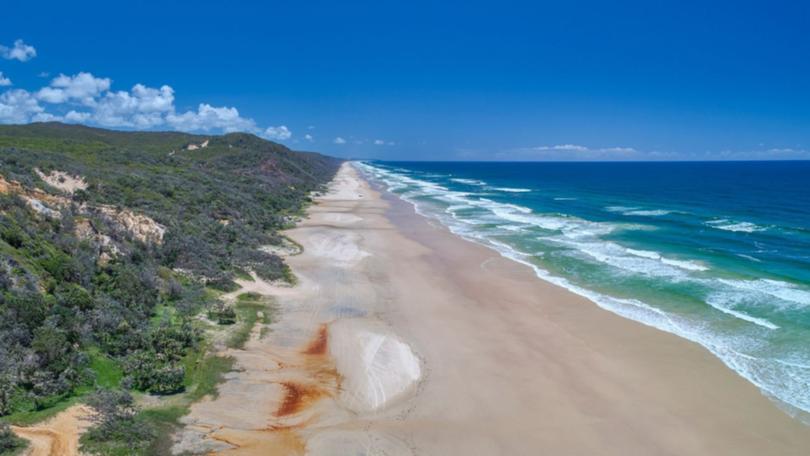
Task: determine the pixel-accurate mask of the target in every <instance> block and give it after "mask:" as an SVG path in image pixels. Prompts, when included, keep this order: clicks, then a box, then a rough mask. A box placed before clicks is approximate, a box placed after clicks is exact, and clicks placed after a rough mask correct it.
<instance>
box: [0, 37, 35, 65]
mask: <svg viewBox="0 0 810 456" xmlns="http://www.w3.org/2000/svg"><path fill="white" fill-rule="evenodd" d="M36 56H37V50H36V49H34V46H31V45H28V44H25V43H24V42H23V40H16V41H14V45H13V46H11V47H8V46H3V45H2V44H0V57H3V58H4V59H6V60H19V61H20V62H27V61H28V60H31V59H33V58H34V57H36Z"/></svg>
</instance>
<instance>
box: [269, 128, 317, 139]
mask: <svg viewBox="0 0 810 456" xmlns="http://www.w3.org/2000/svg"><path fill="white" fill-rule="evenodd" d="M263 136H264V137H265V138H267V139H275V140H279V141H283V140H285V139H290V137H291V136H292V132H291V131H290V129H289V128H287V126H286V125H281V126H278V127H267V129H266V130H264V135H263ZM307 136H309V135H307Z"/></svg>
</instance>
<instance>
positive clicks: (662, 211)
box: [623, 209, 675, 217]
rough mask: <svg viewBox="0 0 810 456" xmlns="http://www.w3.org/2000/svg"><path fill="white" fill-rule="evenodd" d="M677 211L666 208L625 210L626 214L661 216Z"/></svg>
mask: <svg viewBox="0 0 810 456" xmlns="http://www.w3.org/2000/svg"><path fill="white" fill-rule="evenodd" d="M673 212H675V211H670V210H666V209H642V210H636V211H627V212H624V213H623V214H624V215H638V216H642V217H660V216H662V215H668V214H672V213H673Z"/></svg>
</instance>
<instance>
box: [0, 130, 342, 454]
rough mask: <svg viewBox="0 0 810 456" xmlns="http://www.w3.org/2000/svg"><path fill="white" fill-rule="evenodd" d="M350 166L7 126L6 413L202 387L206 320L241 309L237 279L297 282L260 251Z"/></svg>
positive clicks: (237, 149) (1, 285)
mask: <svg viewBox="0 0 810 456" xmlns="http://www.w3.org/2000/svg"><path fill="white" fill-rule="evenodd" d="M338 165H339V161H338V160H337V159H333V158H330V157H325V156H322V155H319V154H314V153H304V152H294V151H291V150H289V149H288V148H286V147H284V146H282V145H279V144H275V143H272V142H269V141H265V140H262V139H260V138H258V137H255V136H252V135H247V134H240V133H233V134H226V135H222V136H213V135H205V136H201V135H190V134H185V133H176V132H120V131H108V130H102V129H95V128H89V127H84V126H78V125H64V124H59V123H40V124H30V125H19V126H15V125H12V126H0V293H1V294H0V416H5V417H6V418H5V420H6V421H11V422H28V421H34V420H36V417H37V416H38V415H37V414H43V413H47V411H48V410H49V409H50V408H54V407H59V406H60V405H63V404H64V403H65V401H68V400H70V399H71V398H75V397H77V396H79V395H82V394H84V393H87V392H89V391H92V390H94V389H96V388H99V387H104V388H119V387H123V388H124V389H129V390H132V391H136V392H137V391H141V392H149V393H153V394H172V393H177V392H181V391H184V390H186V389H188V388H189V387H193V386H194V381H195V380H194V378H193V377H194V375H193V372H190V370H191V367H189V366H192V367H194V365H192V364H189V362H190V360H196V362H198V363H199V362H200V360H201V359H202V358H203V357H204V345H205V344H204V342H203V338H202V336H201V328H200V325H199V322H198V320H199V318H198V317H199V316H200V315H201V314H205V311H206V310H208V311H209V313H208V315H213V314H212V313H211V312H213V313H214V314H215V313H216V312H232V311H228V310H227V309H224V310H223V309H222V308H221V304H217V301H216V299H215V298H214V296H215V294H216V290H223V291H227V290H232V289H234V286H235V285H234V283H233V279H234V277H236V276H242V277H244V276H245V275H246V274H247V273H248V272H255V273H256V274H257V275H259V276H260V277H262V278H265V279H268V280H288V281H289V280H292V277H291V275H290V273H289V269H288V268H287V266H286V265H285V264H284V263H283V262H282V260H281V259H280V258H279V257H277V256H275V255H274V254H272V253H270V252H272V249H267V248H265V249H260V247H263V246H268V245H270V246H272V245H279V244H281V243H282V238H281V237H280V236H279V235H278V230H280V229H282V228H284V227H288V226H289V225H290V224H291V223H292V222H293V221H294V219H295V217H296V216H297V215H298V214H300V213H301V210H302V208H303V207H304V206H305V205H306V204H307V202H308V201H309V196H308V194H309V193H310V192H312V191H317V190H318V189H319V188H321V187H322V186H323V185H324V184H325V183H326V182H328V181H329V180H330V179H331V177H332V176H333V175H334V173H335V171H336V169H337V166H338ZM0 433H2V429H0ZM2 452H3V449H2V448H0V453H2Z"/></svg>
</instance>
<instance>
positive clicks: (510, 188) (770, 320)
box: [358, 162, 810, 420]
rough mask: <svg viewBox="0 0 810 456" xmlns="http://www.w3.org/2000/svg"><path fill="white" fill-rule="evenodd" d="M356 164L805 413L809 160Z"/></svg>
mask: <svg viewBox="0 0 810 456" xmlns="http://www.w3.org/2000/svg"><path fill="white" fill-rule="evenodd" d="M358 166H359V168H360V169H361V171H362V172H363V173H365V174H366V175H367V177H369V178H371V179H372V180H374V181H377V182H379V183H381V184H383V185H384V186H386V187H387V188H388V190H390V191H391V192H393V193H395V194H397V195H399V196H400V197H402V198H403V199H405V200H407V201H409V202H411V203H413V204H414V205H415V206H416V208H417V211H418V212H420V213H421V214H423V215H426V216H428V217H433V218H436V219H438V220H439V221H441V222H442V223H443V224H445V225H446V226H447V227H448V228H450V230H451V231H453V232H454V233H456V234H458V235H460V236H463V237H465V238H467V239H470V240H473V241H476V242H479V243H481V244H484V245H487V246H489V247H491V248H493V249H496V250H498V251H499V252H500V253H501V254H503V255H504V256H506V257H509V258H512V259H514V260H516V261H519V262H522V263H524V264H527V265H529V266H531V267H533V268H534V270H535V271H536V273H537V275H538V276H539V277H540V278H542V279H545V280H548V281H551V282H554V283H556V284H559V285H561V286H563V287H566V288H568V289H570V290H571V291H574V292H575V293H578V294H580V295H583V296H586V297H588V298H589V299H591V300H592V301H593V302H594V303H596V304H598V305H599V306H601V307H603V308H606V309H608V310H611V311H613V312H615V313H617V314H619V315H622V316H624V317H627V318H631V319H633V320H636V321H639V322H642V323H645V324H647V325H651V326H654V327H656V328H659V329H661V330H664V331H668V332H671V333H674V334H677V335H680V336H682V337H684V338H687V339H689V340H692V341H695V342H697V343H699V344H701V345H703V346H704V347H706V348H707V349H709V350H710V351H711V352H712V353H714V354H715V355H716V356H717V357H718V358H720V359H721V360H722V361H723V362H724V363H725V364H726V365H728V366H729V367H730V368H731V369H733V370H735V371H736V372H738V373H739V374H740V375H741V376H743V377H744V378H746V379H748V380H749V381H750V382H752V383H754V384H755V385H757V386H758V387H759V388H760V389H761V390H762V391H763V393H765V394H766V395H768V396H769V397H771V398H773V399H775V400H776V401H777V402H778V403H779V404H781V405H783V409H785V410H786V411H787V412H789V413H792V414H794V415H798V416H800V417H801V418H802V419H804V420H806V419H807V416H808V415H807V414H806V413H807V412H810V162H722V163H718V162H713V163H470V162H454V163H447V162H444V163H435V162H364V163H360V164H359V165H358ZM662 362H666V360H662Z"/></svg>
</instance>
